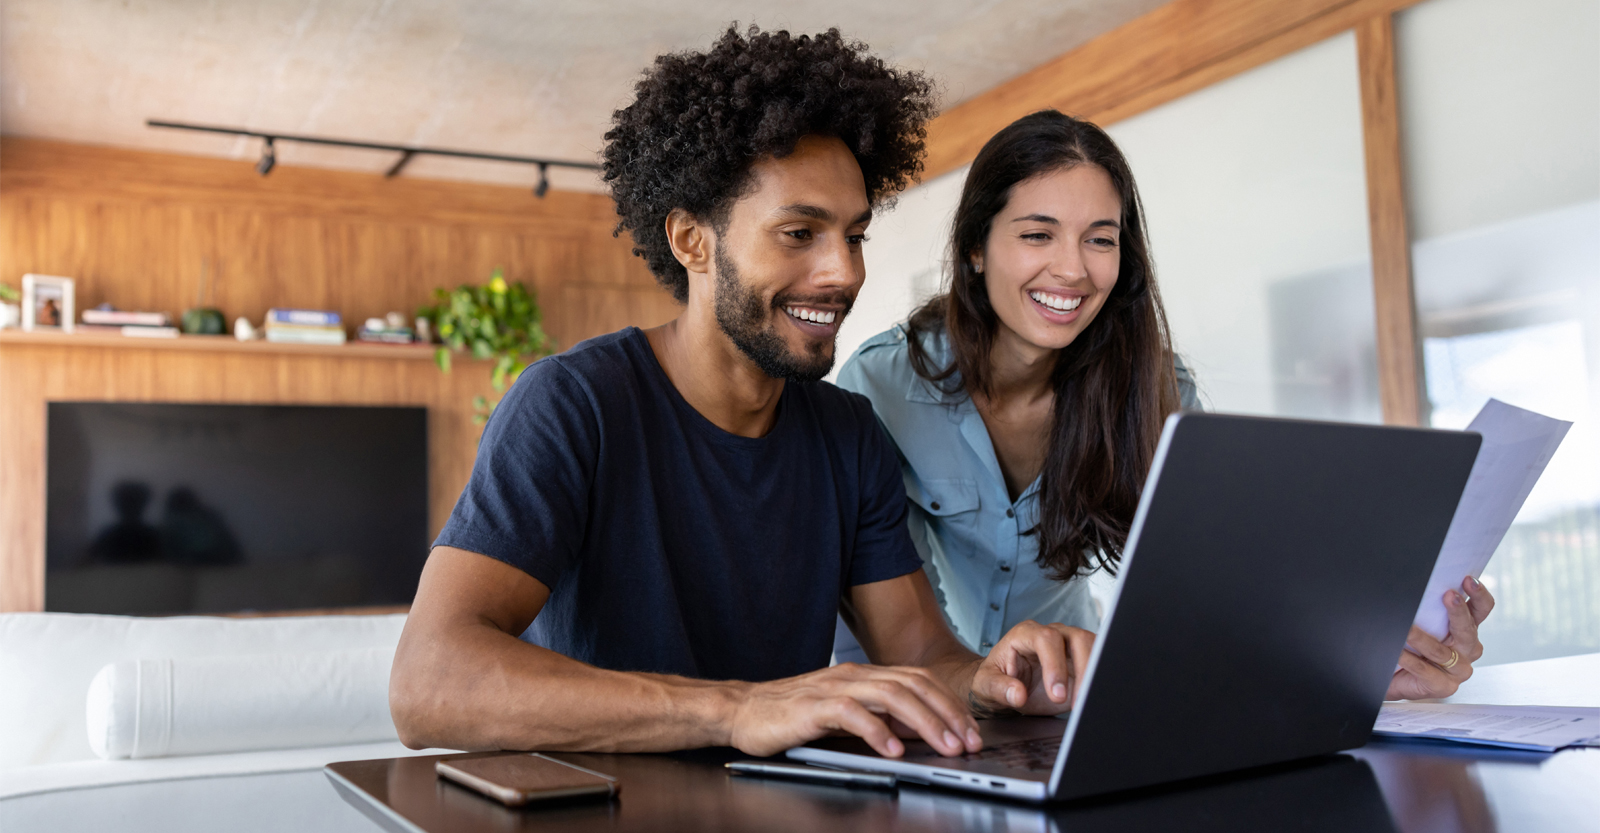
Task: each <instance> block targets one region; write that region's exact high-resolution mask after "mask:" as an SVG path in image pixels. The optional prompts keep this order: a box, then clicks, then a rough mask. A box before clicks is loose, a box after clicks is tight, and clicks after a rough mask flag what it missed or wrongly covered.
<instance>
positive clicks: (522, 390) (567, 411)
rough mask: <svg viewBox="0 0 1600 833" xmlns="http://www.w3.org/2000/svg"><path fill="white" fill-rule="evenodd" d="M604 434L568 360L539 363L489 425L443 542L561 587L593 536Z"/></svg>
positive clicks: (525, 373)
mask: <svg viewBox="0 0 1600 833" xmlns="http://www.w3.org/2000/svg"><path fill="white" fill-rule="evenodd" d="M599 437H600V431H599V425H598V420H597V419H596V416H595V408H594V404H593V400H592V399H591V397H590V396H589V394H588V391H587V390H586V389H585V387H584V386H583V385H582V384H580V383H579V382H578V380H577V379H576V378H575V377H574V376H573V375H572V373H571V372H570V371H569V370H567V369H566V368H565V367H563V366H562V365H561V364H560V362H559V361H555V360H551V359H546V360H544V361H540V362H535V363H534V364H533V365H532V366H530V367H529V368H528V369H527V370H525V371H523V373H522V375H521V376H520V377H519V378H518V379H517V381H516V382H515V383H514V384H513V385H512V386H511V389H510V390H509V391H507V392H506V395H505V398H504V399H502V400H501V401H500V404H499V405H498V406H496V408H495V411H494V415H493V416H492V417H490V419H489V423H488V425H486V426H485V427H484V431H483V438H482V439H481V440H479V442H478V456H477V460H476V461H475V462H474V463H473V466H472V478H471V479H470V480H469V481H468V482H467V488H466V489H465V490H463V491H462V493H461V498H460V499H459V500H457V501H456V505H455V509H454V510H452V511H451V513H450V519H449V520H448V521H446V522H445V525H444V529H443V530H442V531H441V532H440V533H439V537H438V538H437V539H435V540H434V542H433V544H434V546H436V547H439V546H448V547H457V548H460V549H464V550H468V551H470V552H476V553H480V554H482V555H487V556H489V557H490V558H493V559H496V560H498V561H503V562H505V563H507V564H510V565H511V566H513V567H516V568H518V569H520V570H522V571H523V572H525V573H527V574H528V575H530V576H533V577H534V578H535V579H538V580H539V581H540V582H542V583H543V584H544V585H545V586H546V587H554V586H555V584H556V582H557V580H559V579H560V578H561V576H562V575H563V574H564V573H565V572H566V571H567V570H568V569H570V568H571V567H572V566H573V564H574V563H575V562H576V560H577V557H578V551H579V546H580V544H581V542H582V541H583V538H584V533H585V531H586V526H587V523H588V518H589V506H588V496H589V487H590V484H591V483H592V482H593V479H594V474H595V465H596V460H597V458H598V456H599V448H600V440H599Z"/></svg>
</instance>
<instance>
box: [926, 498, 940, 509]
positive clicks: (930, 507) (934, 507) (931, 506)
mask: <svg viewBox="0 0 1600 833" xmlns="http://www.w3.org/2000/svg"><path fill="white" fill-rule="evenodd" d="M928 508H929V509H932V510H933V511H935V512H937V511H939V501H937V500H936V501H934V502H932V503H930V504H928Z"/></svg>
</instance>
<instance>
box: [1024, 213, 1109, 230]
mask: <svg viewBox="0 0 1600 833" xmlns="http://www.w3.org/2000/svg"><path fill="white" fill-rule="evenodd" d="M1011 222H1013V223H1048V224H1049V225H1052V226H1059V225H1061V221H1060V220H1057V219H1056V218H1054V217H1051V216H1050V215H1048V214H1028V215H1025V216H1022V217H1018V218H1016V219H1014V220H1012V221H1011ZM1106 227H1109V228H1114V229H1120V228H1122V224H1121V223H1118V222H1117V221H1116V220H1095V221H1094V222H1092V223H1090V224H1089V228H1106Z"/></svg>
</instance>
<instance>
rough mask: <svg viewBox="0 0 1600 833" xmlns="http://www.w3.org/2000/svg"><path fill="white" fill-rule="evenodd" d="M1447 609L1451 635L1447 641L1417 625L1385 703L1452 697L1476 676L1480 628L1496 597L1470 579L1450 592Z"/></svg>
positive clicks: (1481, 644) (1408, 639)
mask: <svg viewBox="0 0 1600 833" xmlns="http://www.w3.org/2000/svg"><path fill="white" fill-rule="evenodd" d="M1444 609H1445V612H1446V613H1447V614H1448V616H1449V622H1450V632H1449V633H1447V634H1445V637H1444V639H1442V640H1440V639H1435V638H1433V636H1432V635H1431V634H1429V633H1427V632H1426V631H1424V630H1422V629H1421V628H1419V627H1417V626H1416V625H1412V626H1411V635H1410V636H1408V637H1406V649H1405V650H1404V651H1401V652H1400V669H1399V670H1398V671H1396V672H1394V678H1393V679H1391V680H1390V681H1389V693H1388V694H1385V695H1384V699H1385V700H1421V699H1429V698H1434V697H1449V696H1450V695H1452V694H1455V693H1456V689H1458V688H1460V687H1461V684H1462V683H1464V682H1466V681H1467V678H1469V677H1471V676H1472V663H1474V662H1477V661H1478V658H1479V657H1481V656H1483V643H1481V642H1479V641H1478V625H1479V624H1480V623H1482V622H1483V620H1484V619H1487V618H1488V617H1489V611H1491V610H1494V596H1493V595H1491V594H1490V593H1489V590H1488V589H1487V588H1485V587H1484V586H1483V585H1482V584H1481V583H1479V582H1478V580H1477V579H1474V578H1473V577H1472V576H1467V577H1466V579H1465V580H1464V581H1462V582H1461V590H1460V591H1456V590H1446V591H1445V593H1444Z"/></svg>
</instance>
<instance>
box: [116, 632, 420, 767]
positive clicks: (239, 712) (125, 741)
mask: <svg viewBox="0 0 1600 833" xmlns="http://www.w3.org/2000/svg"><path fill="white" fill-rule="evenodd" d="M392 665H394V650H393V649H391V648H364V649H361V650H358V651H321V652H317V653H310V654H256V655H241V656H231V657H202V658H198V659H195V658H190V659H134V660H123V661H121V662H114V663H112V664H110V665H107V666H106V667H105V668H102V669H100V673H99V674H97V675H95V678H94V682H92V683H90V684H89V706H88V710H89V713H88V729H89V746H90V748H92V749H93V750H94V753H95V754H96V755H99V756H100V757H102V758H107V759H117V758H163V757H167V756H169V755H210V754H216V753H221V752H250V751H254V750H261V749H292V748H295V747H302V746H333V745H345V744H352V743H370V742H376V741H385V740H398V735H397V734H396V732H395V728H394V721H393V720H391V719H390V717H389V667H390V666H392Z"/></svg>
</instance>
